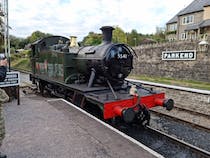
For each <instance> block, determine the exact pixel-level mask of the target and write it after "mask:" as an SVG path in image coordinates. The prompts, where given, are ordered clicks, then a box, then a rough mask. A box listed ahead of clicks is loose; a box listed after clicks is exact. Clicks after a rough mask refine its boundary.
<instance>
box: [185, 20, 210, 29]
mask: <svg viewBox="0 0 210 158" xmlns="http://www.w3.org/2000/svg"><path fill="white" fill-rule="evenodd" d="M207 26H210V19H207V20H203V21H202V22H200V23H198V24H192V25H188V26H187V27H186V29H185V31H190V30H197V29H199V28H202V27H207Z"/></svg>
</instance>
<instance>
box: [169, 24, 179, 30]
mask: <svg viewBox="0 0 210 158" xmlns="http://www.w3.org/2000/svg"><path fill="white" fill-rule="evenodd" d="M176 30H177V24H171V25H169V28H168V31H176Z"/></svg>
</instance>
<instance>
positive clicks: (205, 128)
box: [149, 109, 210, 132]
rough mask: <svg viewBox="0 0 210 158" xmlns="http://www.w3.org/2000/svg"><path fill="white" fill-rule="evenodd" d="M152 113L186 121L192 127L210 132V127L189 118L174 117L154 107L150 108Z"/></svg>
mask: <svg viewBox="0 0 210 158" xmlns="http://www.w3.org/2000/svg"><path fill="white" fill-rule="evenodd" d="M149 111H150V112H151V113H153V114H155V115H158V116H164V117H166V118H169V119H171V120H175V121H179V122H184V123H186V124H188V125H190V126H192V127H196V128H198V129H201V130H205V131H207V132H210V128H209V127H206V126H203V125H200V124H197V123H194V122H191V121H188V120H184V119H182V118H178V117H174V116H171V115H169V114H165V113H163V112H159V111H156V110H154V109H150V110H149Z"/></svg>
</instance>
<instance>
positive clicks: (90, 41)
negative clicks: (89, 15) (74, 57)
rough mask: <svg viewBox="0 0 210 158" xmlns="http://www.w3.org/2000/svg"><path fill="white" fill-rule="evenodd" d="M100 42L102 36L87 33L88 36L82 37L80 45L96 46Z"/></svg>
mask: <svg viewBox="0 0 210 158" xmlns="http://www.w3.org/2000/svg"><path fill="white" fill-rule="evenodd" d="M101 41H102V35H101V34H97V33H94V32H89V34H88V35H87V36H86V37H84V39H83V41H82V44H83V45H85V46H87V45H98V44H100V43H101Z"/></svg>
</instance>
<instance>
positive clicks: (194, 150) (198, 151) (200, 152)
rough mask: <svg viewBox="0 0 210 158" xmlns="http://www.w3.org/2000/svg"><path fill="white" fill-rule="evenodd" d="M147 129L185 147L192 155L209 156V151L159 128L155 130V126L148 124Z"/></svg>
mask: <svg viewBox="0 0 210 158" xmlns="http://www.w3.org/2000/svg"><path fill="white" fill-rule="evenodd" d="M147 130H148V131H149V132H152V133H154V134H155V135H157V137H158V135H159V137H161V138H162V139H167V140H168V141H170V142H172V143H175V144H177V145H178V146H180V148H186V150H189V151H190V153H192V156H193V155H194V156H196V157H206V158H207V157H208V158H209V157H210V152H208V151H206V150H203V149H201V148H198V147H196V146H194V145H192V144H189V143H187V142H185V141H183V140H180V139H177V138H175V137H173V136H171V135H168V134H166V133H164V132H162V131H160V130H157V129H155V128H152V127H150V126H148V127H147Z"/></svg>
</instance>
